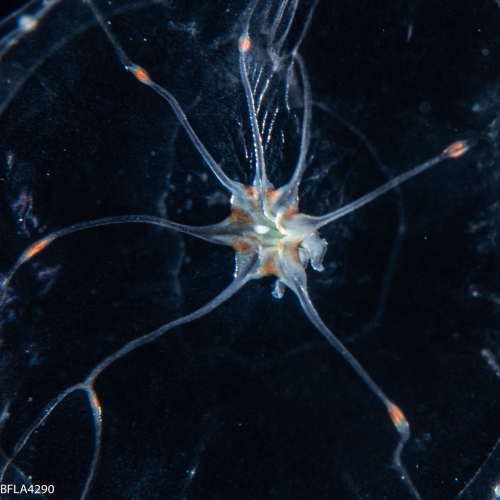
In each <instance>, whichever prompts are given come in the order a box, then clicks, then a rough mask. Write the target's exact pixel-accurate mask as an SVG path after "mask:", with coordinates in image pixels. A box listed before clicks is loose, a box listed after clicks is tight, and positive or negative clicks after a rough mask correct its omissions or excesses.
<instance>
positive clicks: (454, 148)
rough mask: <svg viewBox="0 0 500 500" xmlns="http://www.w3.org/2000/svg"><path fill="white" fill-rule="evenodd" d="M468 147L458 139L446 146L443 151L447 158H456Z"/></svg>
mask: <svg viewBox="0 0 500 500" xmlns="http://www.w3.org/2000/svg"><path fill="white" fill-rule="evenodd" d="M468 149H469V145H468V144H467V143H466V142H462V141H458V142H454V143H453V144H452V145H451V146H448V147H447V148H446V149H445V150H444V151H443V153H444V154H445V155H447V156H448V157H449V158H458V157H459V156H462V155H463V154H464V153H465V152H466V151H467V150H468Z"/></svg>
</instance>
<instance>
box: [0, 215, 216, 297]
mask: <svg viewBox="0 0 500 500" xmlns="http://www.w3.org/2000/svg"><path fill="white" fill-rule="evenodd" d="M126 223H142V224H153V225H155V226H160V227H165V228H168V229H173V230H175V231H179V232H181V233H184V234H189V235H191V236H195V237H197V238H200V239H203V240H206V241H209V242H211V243H216V244H219V245H220V244H224V243H223V242H222V241H221V240H220V238H217V235H218V234H220V233H221V232H223V231H224V228H223V226H222V224H213V225H209V226H198V227H196V226H187V225H185V224H178V223H176V222H171V221H169V220H166V219H162V218H161V217H154V216H152V215H118V216H115V217H104V218H102V219H95V220H92V221H87V222H80V223H78V224H74V225H72V226H69V227H66V228H64V229H60V230H59V231H55V232H53V233H51V234H49V235H47V236H45V237H44V238H41V239H40V240H38V241H35V243H33V244H32V245H30V246H29V247H28V248H27V249H26V250H25V251H24V252H23V253H22V254H21V255H20V256H19V258H18V259H17V261H16V263H15V264H14V265H13V266H12V268H11V269H10V271H9V272H8V273H7V275H6V276H5V277H4V279H3V280H2V282H1V284H0V285H1V286H0V289H1V296H0V307H1V306H2V305H3V304H4V303H5V300H6V298H7V290H8V285H9V283H10V281H11V280H12V277H13V276H14V274H15V273H16V272H17V270H18V269H19V268H20V267H21V266H22V265H23V264H24V263H25V262H27V261H29V260H30V259H32V258H33V257H34V256H35V255H38V254H39V253H40V252H41V251H42V250H44V249H45V248H47V247H48V246H49V245H50V244H51V243H52V242H53V241H54V240H55V239H57V238H60V237H61V236H66V235H68V234H72V233H76V232H78V231H82V230H84V229H90V228H93V227H99V226H107V225H114V224H126Z"/></svg>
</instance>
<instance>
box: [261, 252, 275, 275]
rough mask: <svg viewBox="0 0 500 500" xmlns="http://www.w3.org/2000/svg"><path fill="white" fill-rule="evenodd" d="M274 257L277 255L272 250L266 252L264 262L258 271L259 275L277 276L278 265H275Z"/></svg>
mask: <svg viewBox="0 0 500 500" xmlns="http://www.w3.org/2000/svg"><path fill="white" fill-rule="evenodd" d="M276 257H277V255H276V254H275V253H274V252H273V253H271V254H267V256H266V258H265V261H264V264H263V265H262V267H261V268H260V271H259V274H260V275H261V276H276V277H278V278H279V276H280V271H279V269H278V266H277V265H276Z"/></svg>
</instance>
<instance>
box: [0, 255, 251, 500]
mask: <svg viewBox="0 0 500 500" xmlns="http://www.w3.org/2000/svg"><path fill="white" fill-rule="evenodd" d="M256 260H257V259H256V257H255V258H254V259H253V260H250V261H249V262H247V265H246V267H245V268H244V269H242V270H241V271H240V273H239V275H238V276H237V277H236V278H235V279H233V281H232V282H231V283H230V284H229V285H228V286H227V287H226V288H225V289H224V290H223V291H222V292H221V293H219V294H218V295H217V296H216V297H214V298H213V299H212V300H210V301H209V302H207V303H206V304H205V305H204V306H202V307H200V308H199V309H197V310H196V311H193V312H192V313H189V314H187V315H185V316H182V317H180V318H177V319H175V320H173V321H171V322H170V323H167V324H166V325H163V326H161V327H160V328H157V329H156V330H153V331H152V332H150V333H147V334H145V335H143V336H142V337H139V338H137V339H134V340H132V341H130V342H128V343H127V344H125V345H124V346H123V347H121V348H120V349H118V351H116V352H114V353H113V354H110V355H109V356H107V357H106V358H105V359H104V360H103V361H101V362H100V363H99V364H98V365H97V366H96V367H95V368H93V369H92V371H91V372H90V374H89V375H88V376H87V377H86V378H85V380H84V381H83V382H82V383H79V384H76V385H73V386H71V387H70V388H68V389H66V390H65V391H63V392H61V393H60V394H59V395H58V396H57V397H56V398H55V399H53V400H52V401H51V402H50V403H49V404H48V405H47V406H46V407H45V409H44V410H43V412H42V414H41V415H40V417H38V418H37V419H36V420H35V422H33V424H31V426H30V427H29V428H28V430H27V431H26V432H25V433H24V435H23V436H22V438H21V439H20V440H19V442H18V443H17V444H16V446H15V448H14V451H13V453H12V456H11V457H10V458H9V459H8V460H7V461H6V463H5V465H4V466H3V467H2V468H1V469H0V481H2V480H3V477H4V475H5V472H6V470H7V469H8V467H9V466H10V465H11V464H12V462H13V461H14V460H15V458H16V456H17V455H18V454H19V453H20V451H21V450H22V449H23V448H24V446H25V445H26V443H27V442H28V440H29V438H30V437H31V435H32V434H33V433H34V432H35V431H36V430H37V429H38V428H39V427H40V426H41V425H42V424H43V423H44V422H45V420H46V419H47V418H48V417H49V415H50V414H51V413H52V411H53V410H54V409H55V408H56V407H57V406H58V405H59V403H60V402H61V401H62V400H63V399H65V398H66V397H67V396H68V395H70V394H72V393H73V392H76V391H78V390H82V391H84V392H85V393H86V394H87V399H88V401H89V405H90V407H91V410H92V414H93V421H94V453H93V455H92V459H91V464H90V470H89V474H88V476H87V480H86V482H85V486H84V490H83V492H82V495H81V497H80V498H81V500H85V498H86V496H87V493H88V491H89V489H90V486H91V483H92V480H93V477H94V475H95V471H96V468H97V464H98V461H99V450H100V447H101V433H102V421H101V415H102V411H101V406H100V404H99V400H98V398H97V395H96V393H95V390H94V382H95V380H96V378H97V377H98V376H99V375H100V374H101V373H102V372H103V371H104V370H105V369H106V368H107V367H108V366H110V365H111V364H112V363H114V362H115V361H117V360H118V359H120V358H122V357H123V356H125V355H127V354H128V353H130V352H131V351H134V350H135V349H138V348H139V347H142V346H144V345H146V344H149V343H151V342H153V341H154V340H156V339H157V338H158V337H160V336H161V335H163V334H164V333H166V332H167V331H169V330H171V329H172V328H175V327H177V326H181V325H185V324H187V323H191V322H192V321H195V320H197V319H199V318H201V317H203V316H206V315H207V314H209V313H210V312H212V311H214V310H215V309H217V307H219V306H220V305H221V304H222V303H224V302H226V301H227V300H228V299H230V298H231V297H232V296H233V295H235V294H236V293H237V292H238V291H239V290H240V289H241V288H243V286H244V285H245V284H246V283H248V282H249V281H250V280H251V279H253V270H254V267H255V263H256Z"/></svg>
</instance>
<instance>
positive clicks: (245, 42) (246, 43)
mask: <svg viewBox="0 0 500 500" xmlns="http://www.w3.org/2000/svg"><path fill="white" fill-rule="evenodd" d="M251 46H252V43H251V42H250V38H249V37H248V35H244V36H242V37H241V38H240V43H239V49H240V51H241V52H248V51H249V50H250V47H251Z"/></svg>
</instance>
